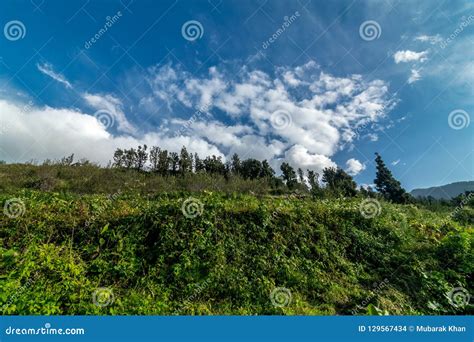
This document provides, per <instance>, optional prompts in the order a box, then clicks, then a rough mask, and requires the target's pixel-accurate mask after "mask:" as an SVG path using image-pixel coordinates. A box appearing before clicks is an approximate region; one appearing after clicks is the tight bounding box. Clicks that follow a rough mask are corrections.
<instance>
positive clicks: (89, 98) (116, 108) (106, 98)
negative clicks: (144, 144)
mask: <svg viewBox="0 0 474 342" xmlns="http://www.w3.org/2000/svg"><path fill="white" fill-rule="evenodd" d="M82 96H83V98H84V100H85V101H86V102H87V103H88V104H89V105H90V106H91V107H92V108H94V109H96V110H97V111H98V112H102V113H104V114H105V115H109V116H111V117H112V119H113V121H114V122H117V129H118V130H119V131H121V132H126V133H136V132H137V129H136V128H135V127H134V126H133V125H132V124H131V123H130V122H129V121H128V120H127V117H126V116H125V114H124V112H123V104H122V102H121V101H120V100H119V99H118V98H116V97H114V96H112V95H110V94H104V95H102V94H88V93H84V94H83V95H82ZM99 114H100V113H99Z"/></svg>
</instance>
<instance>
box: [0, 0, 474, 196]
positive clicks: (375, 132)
mask: <svg viewBox="0 0 474 342" xmlns="http://www.w3.org/2000/svg"><path fill="white" fill-rule="evenodd" d="M0 9H1V11H0V25H1V27H0V28H2V27H3V35H0V120H1V121H0V159H3V160H6V161H8V162H24V161H28V160H32V159H36V160H39V161H41V160H43V159H45V158H60V157H61V156H64V155H67V154H70V153H75V155H76V156H77V157H84V158H88V159H91V160H94V161H97V162H100V163H103V164H106V163H107V161H108V160H109V159H111V156H112V154H113V150H114V149H115V148H117V147H129V146H136V145H138V144H142V143H146V144H148V145H159V146H162V147H165V148H168V149H170V150H179V149H180V148H181V146H183V145H185V146H186V147H187V148H188V149H189V150H191V151H196V152H199V153H200V154H202V155H206V154H219V155H222V156H223V157H224V158H225V157H228V156H229V155H230V154H231V153H233V152H237V153H239V154H240V155H242V156H245V157H255V158H258V159H268V160H270V161H271V163H272V165H273V166H274V167H275V168H278V166H279V164H280V163H281V162H282V160H283V159H286V160H289V161H290V162H291V163H292V164H293V165H294V166H295V167H302V168H303V169H313V170H316V171H319V172H320V171H321V169H322V168H323V167H327V166H335V165H338V166H340V167H342V168H344V169H346V170H348V172H350V173H351V174H353V175H354V177H355V179H356V181H357V182H358V183H359V184H371V183H372V182H373V178H374V174H375V171H374V163H373V157H374V152H379V153H381V154H382V157H383V158H384V160H385V161H386V163H387V164H388V165H389V166H390V167H391V169H392V171H393V173H394V175H395V176H396V177H398V178H399V179H400V180H401V182H402V184H403V185H404V186H405V187H406V188H407V189H413V188H416V187H427V186H433V185H441V184H446V183H449V182H453V181H461V180H472V179H473V174H474V156H473V148H474V134H473V133H474V129H473V128H474V124H473V123H471V122H470V121H471V118H472V115H473V113H474V101H473V94H474V91H473V90H474V88H473V86H474V58H473V57H474V49H473V43H474V34H473V33H474V4H473V3H472V2H471V1H467V0H466V1H436V2H435V1H395V0H393V1H390V0H387V1H315V0H312V1H307V0H295V1H276V0H274V1H264V0H258V1H224V0H209V1H207V0H202V1H183V0H180V1H144V0H142V1H138V0H134V1H131V0H121V1H112V0H109V1H105V0H104V1H87V0H81V1H79V0H77V1H76V0H71V1H67V2H64V1H43V0H32V1H30V0H27V1H20V0H17V1H2V4H1V5H0ZM94 37H95V38H94ZM94 40H95V41H94Z"/></svg>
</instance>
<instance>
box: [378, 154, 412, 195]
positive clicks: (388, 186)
mask: <svg viewBox="0 0 474 342" xmlns="http://www.w3.org/2000/svg"><path fill="white" fill-rule="evenodd" d="M375 163H376V167H377V173H376V176H375V180H374V183H375V188H376V189H377V191H378V192H379V193H381V194H382V195H383V196H384V197H385V198H386V199H387V200H389V201H392V202H394V203H407V202H408V201H409V200H410V195H409V194H408V193H407V192H406V191H405V189H403V188H402V186H401V184H400V182H399V181H398V180H396V179H395V178H394V177H393V176H392V172H390V170H389V169H388V168H387V166H385V163H384V161H383V160H382V157H381V156H380V154H378V153H375Z"/></svg>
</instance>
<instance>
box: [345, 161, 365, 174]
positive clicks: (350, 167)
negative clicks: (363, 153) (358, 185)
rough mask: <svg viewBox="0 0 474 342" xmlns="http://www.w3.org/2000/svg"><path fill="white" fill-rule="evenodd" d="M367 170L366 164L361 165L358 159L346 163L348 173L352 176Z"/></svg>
mask: <svg viewBox="0 0 474 342" xmlns="http://www.w3.org/2000/svg"><path fill="white" fill-rule="evenodd" d="M364 170H365V164H363V163H361V162H360V161H358V160H357V159H354V158H351V159H349V160H348V161H346V172H347V173H348V174H350V175H351V176H355V175H358V174H359V173H360V172H362V171H364Z"/></svg>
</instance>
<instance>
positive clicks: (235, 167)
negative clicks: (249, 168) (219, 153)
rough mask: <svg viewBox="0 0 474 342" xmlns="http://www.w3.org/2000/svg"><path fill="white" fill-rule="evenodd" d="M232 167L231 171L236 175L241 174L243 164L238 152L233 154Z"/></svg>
mask: <svg viewBox="0 0 474 342" xmlns="http://www.w3.org/2000/svg"><path fill="white" fill-rule="evenodd" d="M230 167H231V171H232V173H233V174H234V175H239V174H240V168H241V165H240V158H239V155H238V154H237V153H234V154H233V155H232V159H231V165H230Z"/></svg>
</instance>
